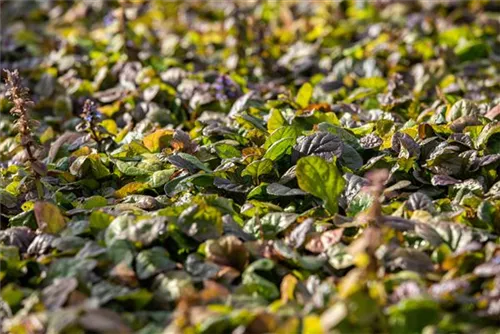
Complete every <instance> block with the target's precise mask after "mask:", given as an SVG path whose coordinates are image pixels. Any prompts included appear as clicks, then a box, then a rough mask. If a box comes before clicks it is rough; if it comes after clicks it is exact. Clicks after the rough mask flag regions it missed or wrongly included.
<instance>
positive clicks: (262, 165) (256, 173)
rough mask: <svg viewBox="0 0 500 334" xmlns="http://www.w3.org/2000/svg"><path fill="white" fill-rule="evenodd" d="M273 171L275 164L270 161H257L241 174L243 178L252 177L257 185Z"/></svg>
mask: <svg viewBox="0 0 500 334" xmlns="http://www.w3.org/2000/svg"><path fill="white" fill-rule="evenodd" d="M272 171H273V162H272V161H271V160H270V159H266V158H264V159H262V160H255V161H253V162H252V163H250V164H249V165H248V166H246V167H245V169H244V170H243V171H242V172H241V176H245V175H250V176H251V177H252V178H253V180H254V182H255V183H258V179H259V177H261V176H262V175H266V174H269V173H271V172H272Z"/></svg>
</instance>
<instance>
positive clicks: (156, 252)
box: [135, 247, 176, 279]
mask: <svg viewBox="0 0 500 334" xmlns="http://www.w3.org/2000/svg"><path fill="white" fill-rule="evenodd" d="M175 267H176V264H175V262H174V261H172V260H170V259H169V258H168V253H167V251H165V249H163V248H162V247H153V248H151V249H147V250H144V251H142V252H140V253H139V254H137V257H136V260H135V270H136V272H137V277H138V278H139V279H147V278H150V277H151V276H154V275H156V274H158V273H160V272H163V271H167V270H172V269H175Z"/></svg>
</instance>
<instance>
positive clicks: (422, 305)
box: [387, 298, 441, 334]
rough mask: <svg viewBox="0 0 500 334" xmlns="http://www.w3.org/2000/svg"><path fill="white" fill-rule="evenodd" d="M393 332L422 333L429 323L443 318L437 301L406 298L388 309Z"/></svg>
mask: <svg viewBox="0 0 500 334" xmlns="http://www.w3.org/2000/svg"><path fill="white" fill-rule="evenodd" d="M387 311H388V315H389V326H390V329H391V333H395V334H396V333H409V334H412V333H415V334H417V333H422V330H423V329H424V327H426V326H427V325H431V324H435V323H437V322H438V321H439V319H440V318H441V314H440V312H439V306H438V304H437V302H435V301H433V300H430V299H424V298H420V299H404V300H402V301H400V302H399V303H398V304H396V305H393V306H390V307H389V308H388V309H387Z"/></svg>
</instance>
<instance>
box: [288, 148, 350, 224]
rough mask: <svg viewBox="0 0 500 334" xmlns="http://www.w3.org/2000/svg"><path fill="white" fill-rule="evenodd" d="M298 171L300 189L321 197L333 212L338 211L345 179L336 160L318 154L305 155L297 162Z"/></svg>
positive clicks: (329, 210) (327, 207)
mask: <svg viewBox="0 0 500 334" xmlns="http://www.w3.org/2000/svg"><path fill="white" fill-rule="evenodd" d="M296 173H297V181H298V183H299V187H300V189H302V190H304V191H307V192H308V193H310V194H312V195H314V196H316V197H319V198H321V199H322V200H323V201H324V202H325V208H326V209H327V210H328V212H330V213H331V214H335V213H337V210H338V198H339V196H340V194H341V193H342V190H343V189H344V184H345V181H344V179H343V178H342V175H341V174H340V172H339V170H338V169H337V167H336V166H335V163H334V162H333V163H329V162H326V161H325V160H323V159H322V158H320V157H316V156H309V157H304V158H301V159H300V160H299V161H298V162H297V170H296Z"/></svg>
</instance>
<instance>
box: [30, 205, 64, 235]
mask: <svg viewBox="0 0 500 334" xmlns="http://www.w3.org/2000/svg"><path fill="white" fill-rule="evenodd" d="M34 211H35V218H36V222H37V224H38V227H39V228H40V229H41V230H42V231H44V232H46V233H52V234H56V233H59V232H60V231H61V230H62V229H64V228H65V227H66V221H65V219H64V217H63V215H62V214H61V210H59V208H58V207H57V205H55V204H52V203H50V202H36V203H35V207H34Z"/></svg>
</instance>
